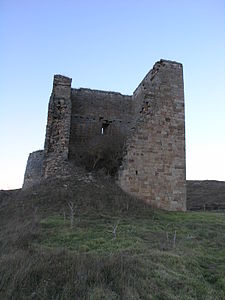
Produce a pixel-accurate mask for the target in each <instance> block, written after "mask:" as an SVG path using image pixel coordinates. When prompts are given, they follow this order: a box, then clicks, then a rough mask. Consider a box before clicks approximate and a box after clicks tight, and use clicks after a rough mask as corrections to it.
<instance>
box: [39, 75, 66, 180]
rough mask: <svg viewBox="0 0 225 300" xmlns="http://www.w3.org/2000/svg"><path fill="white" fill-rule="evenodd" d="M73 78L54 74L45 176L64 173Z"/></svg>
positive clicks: (45, 153)
mask: <svg viewBox="0 0 225 300" xmlns="http://www.w3.org/2000/svg"><path fill="white" fill-rule="evenodd" d="M71 81H72V80H71V79H70V78H68V77H65V76H61V75H55V76H54V82H53V90H52V94H51V97H50V102H49V108H48V121H47V127H46V137H45V147H44V163H43V176H44V177H45V178H46V177H48V176H52V175H54V174H57V173H62V172H63V168H64V162H65V161H66V160H67V159H68V153H69V139H70V123H71Z"/></svg>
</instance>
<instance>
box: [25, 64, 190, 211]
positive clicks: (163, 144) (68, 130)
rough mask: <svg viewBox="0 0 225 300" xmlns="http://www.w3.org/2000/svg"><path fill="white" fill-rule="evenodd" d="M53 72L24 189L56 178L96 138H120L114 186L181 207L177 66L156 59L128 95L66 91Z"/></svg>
mask: <svg viewBox="0 0 225 300" xmlns="http://www.w3.org/2000/svg"><path fill="white" fill-rule="evenodd" d="M71 81H72V80H71V79H70V78H68V77H65V76H61V75H55V76H54V82H53V89H52V94H51V97H50V101H49V109H48V120H47V127H46V138H45V146H44V150H39V151H36V152H33V153H31V154H30V156H29V158H28V162H27V168H26V172H25V176H24V184H23V188H24V189H25V188H29V187H30V186H32V185H34V184H37V183H39V182H40V180H43V179H45V178H49V177H50V178H51V177H54V176H60V175H62V174H64V172H66V170H67V166H68V163H70V162H73V163H74V165H76V161H77V159H78V158H77V157H78V153H79V155H80V154H81V155H80V157H81V156H82V153H83V152H84V151H86V150H85V149H88V148H89V149H90V148H91V147H92V142H93V139H94V140H98V147H99V148H101V146H102V147H103V144H104V142H105V141H106V139H107V138H108V137H109V136H110V138H111V139H112V140H113V141H114V142H115V143H116V141H119V140H120V139H122V138H123V139H125V147H124V152H123V156H122V160H121V163H120V166H119V168H118V170H117V179H116V181H117V183H118V184H119V185H120V187H121V188H122V189H123V190H124V191H126V192H127V193H129V194H131V195H134V196H136V197H137V198H140V199H142V200H144V201H145V202H147V203H149V204H150V205H152V206H154V207H157V208H162V209H165V210H170V211H185V210H186V171H185V166H186V163H185V117H184V86H183V68H182V64H180V63H177V62H174V61H167V60H160V61H159V62H157V63H155V65H154V67H153V69H152V70H151V71H150V72H149V73H148V74H147V75H146V76H145V78H144V79H143V80H142V82H141V83H140V84H139V86H138V87H137V88H136V90H135V91H134V93H133V95H130V96H128V95H122V94H120V93H116V92H106V91H99V90H91V89H86V88H79V89H74V88H71Z"/></svg>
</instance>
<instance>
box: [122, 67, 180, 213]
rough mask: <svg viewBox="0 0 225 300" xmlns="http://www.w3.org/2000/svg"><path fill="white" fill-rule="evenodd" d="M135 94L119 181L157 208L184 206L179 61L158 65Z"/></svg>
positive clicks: (178, 208)
mask: <svg viewBox="0 0 225 300" xmlns="http://www.w3.org/2000/svg"><path fill="white" fill-rule="evenodd" d="M133 97H134V101H136V103H137V104H136V108H135V110H136V112H137V113H138V114H139V118H138V121H137V124H136V126H135V128H134V129H133V130H132V131H133V132H132V134H131V135H130V137H129V139H128V141H127V154H126V156H125V157H124V162H123V165H122V168H121V170H120V172H119V180H118V182H119V184H120V186H121V187H122V188H123V189H124V190H125V191H126V192H128V193H130V194H133V195H136V196H137V197H139V198H141V199H144V200H145V201H146V202H147V203H150V204H152V205H153V206H155V207H158V208H162V209H166V210H186V186H185V184H186V178H185V128H184V94H183V70H182V65H181V64H179V63H175V62H169V61H160V62H158V63H156V64H155V66H154V68H153V70H152V71H151V72H149V73H148V74H147V76H146V77H145V78H144V80H143V81H142V83H141V84H140V85H139V87H138V88H137V89H136V90H135V92H134V95H133Z"/></svg>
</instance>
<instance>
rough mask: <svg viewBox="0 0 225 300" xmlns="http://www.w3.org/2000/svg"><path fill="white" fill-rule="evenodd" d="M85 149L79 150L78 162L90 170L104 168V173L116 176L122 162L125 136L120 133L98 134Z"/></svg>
mask: <svg viewBox="0 0 225 300" xmlns="http://www.w3.org/2000/svg"><path fill="white" fill-rule="evenodd" d="M84 148H85V150H82V151H78V153H77V158H76V159H75V160H76V163H79V164H80V165H82V166H84V167H85V168H86V169H87V170H88V171H98V170H103V171H104V174H107V175H110V176H115V174H116V173H117V170H118V168H119V166H120V165H121V163H122V158H123V153H124V148H125V137H124V136H123V135H121V134H118V135H113V136H112V135H97V136H94V137H93V138H91V139H90V140H89V141H88V144H87V145H86V147H84Z"/></svg>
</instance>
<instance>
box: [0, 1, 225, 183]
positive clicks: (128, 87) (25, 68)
mask: <svg viewBox="0 0 225 300" xmlns="http://www.w3.org/2000/svg"><path fill="white" fill-rule="evenodd" d="M0 37H1V40H0V41H1V47H0V70H1V76H0V133H1V147H0V189H9V188H19V187H21V185H22V182H23V176H24V171H25V167H26V161H27V158H28V155H29V153H30V152H32V151H35V150H38V149H42V148H43V145H44V139H45V126H46V121H47V108H48V101H49V96H50V93H51V88H52V80H53V75H54V74H63V75H66V76H69V77H71V78H72V79H73V82H72V86H73V87H74V88H79V87H88V88H94V89H101V90H112V91H119V92H121V93H123V94H132V93H133V91H134V90H135V88H136V87H137V85H138V84H139V83H140V81H141V80H142V79H143V78H144V76H145V75H146V73H147V72H148V71H149V70H150V69H151V68H152V66H153V64H154V63H155V62H156V61H158V60H160V59H161V58H164V59H169V60H176V61H178V62H181V63H182V64H183V68H184V85H185V109H186V157H187V179H199V180H204V179H211V180H212V179H214V180H224V181H225V1H224V0H211V1H209V0H199V1H198V0H183V1H182V0H170V1H169V0H167V1H166V0H158V1H153V0H148V1H147V0H114V1H111V0H110V1H107V0H93V1H91V0H74V1H72V0H64V1H57V0H54V1H53V0H39V1H35V0H29V1H28V0H20V1H16V0H0Z"/></svg>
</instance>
